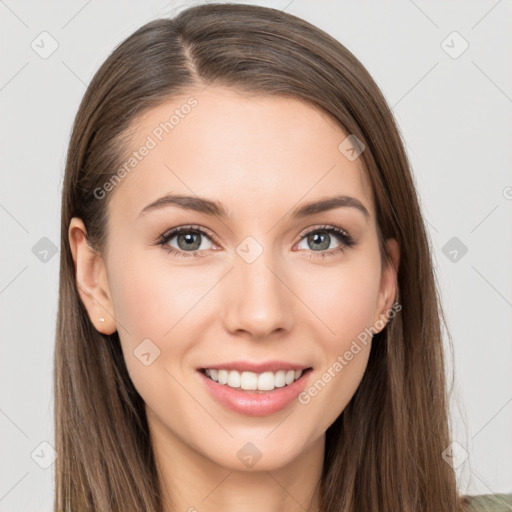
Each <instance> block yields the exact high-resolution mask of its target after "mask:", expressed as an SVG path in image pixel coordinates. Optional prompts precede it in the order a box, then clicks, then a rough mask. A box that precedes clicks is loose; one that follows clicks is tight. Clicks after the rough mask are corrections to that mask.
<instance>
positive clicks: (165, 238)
mask: <svg viewBox="0 0 512 512" xmlns="http://www.w3.org/2000/svg"><path fill="white" fill-rule="evenodd" d="M317 232H320V233H328V234H334V235H335V236H336V237H338V238H339V239H340V241H341V244H340V245H339V246H338V247H335V248H334V249H329V250H328V251H322V252H316V251H311V252H312V253H315V256H310V258H312V257H321V258H325V257H326V256H333V255H335V254H337V253H342V252H344V251H345V250H346V249H349V248H350V247H353V246H354V245H356V241H355V240H354V238H353V237H352V236H351V235H350V234H349V233H348V232H347V231H345V230H342V229H340V228H337V227H335V226H329V225H325V226H319V227H315V228H313V229H310V230H309V231H306V232H305V233H303V234H302V235H301V236H300V240H299V243H300V242H301V241H302V240H303V239H304V238H306V237H307V236H308V235H310V234H312V233H317ZM181 233H199V234H201V235H202V236H206V237H207V238H210V239H211V240H212V241H213V242H215V243H217V241H216V240H215V237H214V236H213V235H212V234H210V233H209V232H207V231H205V230H204V229H203V228H201V227H199V226H180V227H177V228H173V229H171V230H170V231H167V232H165V233H164V234H163V235H161V236H160V238H159V239H158V240H157V244H158V245H160V246H162V248H164V249H165V250H167V253H168V254H171V253H173V255H174V256H177V257H184V258H190V257H201V256H200V254H199V253H200V252H201V251H199V250H197V249H196V250H195V251H180V250H177V249H175V248H174V247H171V246H170V245H167V246H166V244H167V243H168V242H169V240H171V239H173V238H174V237H175V236H176V235H180V234H181ZM218 245H220V244H218ZM301 250H303V249H301Z"/></svg>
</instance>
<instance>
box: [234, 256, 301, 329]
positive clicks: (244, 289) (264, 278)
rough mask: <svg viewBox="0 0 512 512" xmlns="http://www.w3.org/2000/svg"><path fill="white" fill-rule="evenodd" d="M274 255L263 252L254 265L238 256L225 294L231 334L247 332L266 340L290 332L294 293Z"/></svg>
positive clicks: (253, 262)
mask: <svg viewBox="0 0 512 512" xmlns="http://www.w3.org/2000/svg"><path fill="white" fill-rule="evenodd" d="M271 252H272V251H271V250H265V251H263V253H262V254H260V256H259V257H258V258H256V260H255V261H252V262H251V263H249V262H247V261H246V260H244V259H243V258H242V257H239V256H238V255H237V256H236V257H235V260H234V268H233V269H232V271H231V272H230V273H229V276H227V279H228V282H227V283H226V285H227V286H226V287H225V295H224V299H225V305H226V308H225V310H224V311H225V315H224V322H225V327H226V329H227V330H228V331H229V332H230V333H232V334H237V333H240V332H244V333H249V334H250V335H251V337H252V338H257V339H264V338H267V337H270V336H271V335H272V334H273V333H281V334H283V333H284V332H287V331H289V330H291V326H292V319H293V307H294V305H293V293H292V291H291V290H290V289H289V287H288V286H287V279H286V275H285V273H284V272H283V271H282V269H280V267H279V266H278V265H277V263H276V262H275V261H272V258H271Z"/></svg>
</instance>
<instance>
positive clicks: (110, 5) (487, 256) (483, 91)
mask: <svg viewBox="0 0 512 512" xmlns="http://www.w3.org/2000/svg"><path fill="white" fill-rule="evenodd" d="M193 3H194V4H195V3H200V2H193ZM253 3H257V4H260V5H267V6H271V7H277V8H280V9H285V10H286V11H287V12H290V13H292V14H296V15H298V16H300V17H303V18H304V19H306V20H308V21H310V22H312V23H313V24H315V25H317V26H319V27H320V28H322V29H324V30H326V31H327V32H329V33H330V34H331V35H333V36H334V37H336V38H337V39H338V40H340V41H341V42H342V43H343V44H344V45H345V46H347V47H348V48H349V49H350V50H351V51H352V52H353V53H354V54H355V55H356V56H357V57H358V58H359V59H360V60H361V61H362V62H363V64H364V65H365V66H366V67H367V68H368V70H369V71H370V73H371V74H372V75H373V77H374V78H375V80H376V81H377V83H378V84H379V86H380V87H381V89H382V90H383V92H384V94H385V96H386V98H387V100H388V102H389V103H390V105H391V106H392V107H393V112H394V114H395V116H396V118H397V120H398V123H399V125H400V129H401V131H402V133H403V137H404V140H405V143H406V147H407V151H408V153H409V155H410V158H411V161H412V164H413V168H414V174H415V179H416V181H417V185H418V188H419V191H420V195H421V199H422V206H423V209H424V214H425V216H426V219H427V221H428V226H429V234H430V237H431V242H432V248H433V252H434V257H435V262H436V272H437V275H438V279H439V283H440V287H441V293H442V298H443V301H444V306H445V309H446V313H447V318H448V322H449V329H450V331H451V334H452V336H453V343H454V360H452V359H451V356H450V354H449V352H448V354H447V355H448V364H449V369H450V370H451V369H452V368H453V367H454V369H455V388H454V390H453V394H452V401H451V411H452V418H453V423H454V429H453V430H454V439H455V440H456V441H457V443H458V445H457V446H456V447H455V450H454V453H455V455H456V457H455V459H454V462H453V463H454V464H455V465H456V466H457V475H458V478H459V484H460V488H461V491H462V492H464V493H468V494H486V493H492V492H512V372H511V363H512V344H511V340H512V334H511V332H512V229H511V222H510V221H511V217H512V173H511V170H510V169H511V163H512V144H511V143H512V126H511V125H512V123H511V119H512V116H511V114H512V68H511V66H510V63H511V62H512V45H511V42H512V31H511V30H510V21H511V19H512V2H511V1H510V0H501V1H495V0H492V1H467V0H464V1H450V2H442V1H437V2H433V1H423V0H421V1H420V0H415V1H412V0H396V1H393V2H390V1H388V2H378V1H372V2H368V1H360V0H359V1H347V0H343V1H338V2H335V1H326V0H322V1H316V2H313V1H307V0H292V1H291V2H290V0H283V1H280V0H279V1H278V0H275V1H269V2H253ZM191 4H192V2H179V3H178V2H175V3H173V2H163V1H156V0H154V1H150V2H143V1H124V2H121V1H102V2H100V1H99V0H89V1H86V0H85V1H84V0H73V1H66V2H64V1H60V2H56V1H52V2H50V1H46V2H44V3H43V2H41V3H37V2H35V1H32V2H28V1H27V2H22V1H18V2H16V1H14V0H5V1H3V0H0V48H1V52H2V56H1V60H0V63H1V64H0V109H1V112H0V119H1V130H2V131H1V179H2V182H1V188H0V222H1V230H2V231H1V233H2V244H1V256H0V257H1V267H0V268H1V272H0V304H1V306H0V307H1V309H0V315H1V324H0V325H1V326H2V338H1V343H2V345H1V355H0V389H1V390H2V393H1V397H0V436H1V440H2V445H1V446H2V459H1V465H0V510H2V511H7V510H8V511H10V512H14V511H28V510H31V511H35V510H47V511H49V510H51V506H52V502H53V468H54V466H53V465H50V466H49V467H48V468H47V469H44V468H42V467H41V466H40V464H42V465H45V464H50V463H51V460H52V459H51V456H52V450H51V447H50V446H48V445H46V444H43V445H40V443H42V442H47V443H50V444H52V443H53V398H52V370H53V348H54V336H55V319H56V310H57V291H58V268H59V256H58V253H57V254H55V255H53V256H52V253H51V252H50V253H48V254H47V255H46V256H45V255H44V253H42V252H41V249H40V246H39V245H36V244H38V243H39V244H46V246H48V241H43V242H40V240H41V239H42V238H43V237H47V238H48V239H49V240H50V241H51V242H52V243H53V244H54V245H55V246H56V248H57V249H58V248H59V247H58V246H59V229H60V228H59V218H60V193H61V183H62V177H63V172H64V163H65V150H66V147H67V144H68V140H69V135H70V129H71V124H72V121H73V118H74V115H75V113H76V110H77V108H78V104H79V101H80V99H81V97H82V95H83V94H84V92H85V88H86V84H87V83H88V82H89V80H90V79H91V77H92V75H93V74H94V72H95V71H96V70H97V68H98V67H99V65H100V64H101V63H102V62H103V60H104V59H105V58H106V57H107V55H108V54H109V53H110V52H111V51H112V49H113V48H114V46H115V45H117V44H118V43H120V42H121V41H122V40H123V39H124V38H125V37H127V36H128V35H129V34H130V33H132V32H133V31H134V30H135V29H136V28H138V27H139V26H141V25H142V24H144V23H145V22H147V21H150V20H152V19H154V18H157V17H163V16H172V15H174V14H176V13H177V12H178V11H179V10H181V9H182V8H184V7H186V6H188V5H191ZM43 31H47V32H48V33H49V34H51V37H52V38H54V39H55V40H56V41H57V43H58V48H57V50H56V51H55V52H54V53H53V54H52V55H51V56H49V57H48V58H46V59H43V58H41V56H40V55H39V54H38V53H36V51H34V50H33V49H32V47H31V44H32V42H33V41H35V43H34V45H36V44H38V45H39V48H40V51H43V50H42V46H43V44H44V48H45V49H46V50H48V49H49V48H50V39H48V36H40V34H41V32H43ZM453 31H456V32H458V33H459V34H460V37H459V36H457V35H453V34H452V32H453ZM450 34H451V35H450ZM448 36H449V37H448ZM43 37H46V38H47V39H45V40H44V41H43V42H41V39H42V38H43ZM447 37H448V39H447ZM461 37H462V38H463V39H464V40H465V41H467V43H468V44H469V47H468V49H467V50H466V51H465V52H464V53H462V54H461V55H460V56H458V57H457V58H453V57H454V56H456V55H457V54H458V53H459V52H460V51H461V50H462V49H463V47H464V46H463V45H464V41H463V39H461ZM443 41H445V42H444V43H443ZM450 53H451V55H450ZM452 237H457V239H458V240H459V241H460V242H457V241H456V243H458V244H459V245H460V243H463V244H464V245H465V246H466V247H467V249H468V251H467V253H466V254H465V255H462V256H461V254H462V253H461V252H460V251H459V252H458V253H457V259H456V261H452V260H453V259H454V257H455V253H451V254H450V253H449V251H451V250H452V248H451V247H450V246H447V247H445V246H446V244H447V242H448V241H449V240H450V239H451V238H452ZM411 243H414V241H413V240H411ZM452 243H453V242H452ZM34 246H35V247H36V248H35V249H34V250H33V248H34ZM444 247H445V249H444V252H443V248H444ZM445 253H446V255H445ZM41 258H42V259H43V260H44V259H45V258H46V259H47V261H46V262H45V261H41ZM459 445H460V446H459ZM462 449H465V450H467V452H468V453H469V458H468V459H464V452H463V451H461V450H462ZM457 450H458V451H457ZM36 461H37V462H36Z"/></svg>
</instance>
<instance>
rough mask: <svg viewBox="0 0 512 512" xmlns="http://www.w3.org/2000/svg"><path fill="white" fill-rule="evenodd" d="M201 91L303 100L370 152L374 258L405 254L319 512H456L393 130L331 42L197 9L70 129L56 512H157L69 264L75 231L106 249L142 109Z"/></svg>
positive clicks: (137, 52) (129, 394)
mask: <svg viewBox="0 0 512 512" xmlns="http://www.w3.org/2000/svg"><path fill="white" fill-rule="evenodd" d="M210 84H215V85H222V86H228V87H232V88H235V89H237V90H240V91H245V92H250V93H254V94H260V95H281V96H283V95H284V96H291V97H294V98H298V99H300V100H302V101H305V102H308V103H310V104H313V105H315V106H316V107H317V108H320V109H322V110H323V111H325V112H326V113H328V114H329V115H330V116H331V117H332V119H333V120H334V121H335V122H337V123H338V124H339V126H340V127H342V129H343V130H344V131H346V132H347V133H349V134H353V135H355V136H356V137H357V138H358V139H359V140H360V141H362V142H363V143H364V145H365V148H366V149H365V151H364V152H363V153H362V155H361V158H362V159H363V163H364V167H365V171H366V173H367V175H368V177H369V179H370V182H371V185H372V192H373V197H374V199H375V208H376V214H377V224H378V231H379V241H380V247H381V251H382V256H383V258H388V254H387V252H386V250H385V245H384V241H385V240H386V239H387V238H395V239H396V240H397V241H398V243H399V246H400V251H401V254H400V265H399V269H398V276H397V280H398V290H399V292H398V297H397V300H398V301H399V302H400V304H401V306H402V310H401V311H400V313H399V314H397V315H396V317H395V318H393V320H392V321H391V322H390V323H389V324H388V325H387V326H386V327H385V328H384V330H383V331H382V332H380V333H379V334H377V335H375V337H374V343H373V344H372V349H371V354H370V358H369V361H368V366H367V369H366V372H365V374H364V377H363V380H362V382H361V384H360V386H359V388H358V389H357V391H356V393H355V395H354V396H353V398H352V400H351V401H350V402H349V404H348V405H347V407H346V408H345V410H344V411H343V412H342V413H341V414H340V415H339V417H338V418H337V419H336V421H335V422H334V423H333V424H332V425H331V426H330V427H329V429H328V430H327V433H326V449H325V458H324V467H323V474H322V479H321V482H320V506H321V511H322V512H341V511H343V512H360V511H363V510H364V511H379V512H396V511H398V510H399V511H403V512H413V511H415V512H416V511H422V512H443V511H446V512H454V511H458V510H461V509H462V503H461V499H460V497H459V495H458V492H457V488H456V479H455V474H454V471H453V468H452V467H451V466H450V464H448V463H447V462H446V461H445V459H444V458H443V456H442V453H443V450H445V449H446V448H447V447H448V445H449V444H450V441H451V440H450V423H449V416H448V396H449V395H448V392H447V388H446V386H447V383H446V382H445V365H444V355H443V341H442V333H441V322H445V320H444V316H443V312H442V308H441V306H440V301H439V297H438V292H437V288H436V282H435V276H434V272H433V264H432V260H431V253H430V247H429V241H428V237H427V233H426V229H425V224H424V221H423V219H422V215H421V211H420V206H419V202H418V197H417V192H416V190H415V186H414V181H413V178H412V175H411V170H410V165H409V162H408V159H407V156H406V153H405V150H404V147H403V143H402V140H401V137H400V134H399V131H398V129H397V126H396V124H395V121H394V118H393V115H392V113H391V111H390V109H389V107H388V105H387V104H386V101H385V99H384V97H383V95H382V93H381V92H380V90H379V88H378V86H377V85H376V84H375V82H374V80H373V79H372V78H371V76H370V75H369V73H368V72H367V70H366V69H365V68H364V66H363V65H362V64H361V63H360V62H359V61H358V60H357V59H356V58H355V57H354V55H352V54H351V53H350V52H349V51H348V50H347V49H346V48H345V47H344V46H343V45H342V44H340V43H339V42H338V41H337V40H335V39H334V38H332V37H331V36H329V35H328V34H326V33H325V32H323V31H321V30H319V29H318V28H316V27H314V26H313V25H311V24H309V23H307V22H306V21H304V20H301V19H299V18H297V17H295V16H293V15H290V14H287V13H284V12H282V11H279V10H277V9H272V8H266V7H260V6H254V5H241V4H205V5H200V6H195V7H191V8H188V9H186V10H184V11H182V12H181V13H179V14H178V15H177V16H176V17H175V18H173V19H159V20H155V21H152V22H150V23H148V24H146V25H144V26H143V27H141V28H140V29H138V30H137V31H136V32H135V33H134V34H132V35H131V36H130V37H128V38H127V39H126V40H125V41H124V42H123V43H122V44H120V45H119V46H118V47H117V48H116V49H115V50H114V51H113V53H112V54H111V55H110V56H109V57H108V59H107V60H106V61H105V62H104V64H103V65H102V66H101V67H100V69H99V70H98V72H97V73H96V75H95V76H94V78H93V79H92V81H91V83H90V84H89V87H88V89H87V92H86V93H85V96H84V98H83V100H82V102H81V105H80V107H79V110H78V113H77V115H76V119H75V123H74V127H73V132H72V136H71V140H70V144H69V150H68V155H67V163H66V171H65V179H64V185H63V191H62V224H61V248H62V251H61V260H60V294H59V311H58V320H57V336H56V348H55V361H54V364H55V367H54V386H55V435H56V449H57V453H58V458H57V460H56V467H55V470H56V475H55V476H56V487H55V511H59V512H62V511H69V512H71V511H72V512H76V511H91V512H92V511H96V512H98V511H102V512H103V511H109V512H112V511H119V512H121V511H123V512H126V511H130V512H131V511H143V510H144V511H155V512H161V511H162V507H163V505H162V492H161V489H159V487H158V477H157V470H156V467H155V459H154V455H153V453H152V449H151V443H150V439H149V433H148V425H147V420H146V416H145V410H144V403H143V400H142V398H141V397H140V395H139V394H138V392H137V391H136V389H135V388H134V386H133V383H132V382H131V380H130V377H129V374H128V372H127V369H126V366H125V361H124V359H123V355H122V352H121V348H120V341H119V337H118V333H117V332H116V333H114V334H112V335H110V336H107V335H103V334H101V333H99V332H98V331H97V330H96V329H95V328H94V326H93V324H92V323H91V321H90V319H89V317H88V314H87V311H86V309H85V307H84V305H83V303H82V302H81V299H80V296H79V294H78V291H77V285H76V281H75V269H74V263H73V259H72V255H71V252H70V248H69V240H68V228H69V224H70V220H71V218H72V217H79V218H81V219H82V220H83V222H84V224H85V226H86V228H87V233H88V242H89V244H90V245H91V246H92V247H95V248H96V249H97V250H98V251H99V252H100V253H101V252H102V250H103V248H104V247H105V242H106V235H107V233H106V225H107V213H108V212H107V207H108V204H109V197H110V195H107V197H106V199H105V200H102V201H98V200H97V198H96V197H95V192H94V191H95V190H97V189H98V187H101V186H102V185H103V184H104V183H105V182H106V181H107V180H109V179H111V178H112V176H113V175H114V174H115V170H116V169H118V168H119V166H120V165H121V162H122V161H123V154H124V152H125V150H126V149H127V147H128V145H127V134H128V133H129V128H130V126H131V125H132V123H133V122H134V121H135V120H136V119H137V118H138V116H140V115H141V114H142V113H144V112H146V111H147V110H148V109H151V108H152V107H155V106H157V105H159V104H161V103H162V102H164V101H167V100H169V99H170V98H172V97H173V96H175V95H178V94H182V93H186V92H187V90H189V89H190V88H191V87H196V86H199V87H203V86H207V85H210Z"/></svg>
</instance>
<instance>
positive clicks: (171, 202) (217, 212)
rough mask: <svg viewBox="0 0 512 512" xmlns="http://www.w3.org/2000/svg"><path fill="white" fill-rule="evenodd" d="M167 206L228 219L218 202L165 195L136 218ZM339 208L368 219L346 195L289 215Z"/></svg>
mask: <svg viewBox="0 0 512 512" xmlns="http://www.w3.org/2000/svg"><path fill="white" fill-rule="evenodd" d="M168 206H178V207H180V208H183V209H185V210H192V211H195V212H199V213H204V214H206V215H211V216H212V217H219V218H226V217H229V214H228V212H227V210H226V209H225V208H224V206H223V205H222V203H219V202H218V201H212V200H210V199H206V198H203V197H198V196H187V195H178V194H167V195H165V196H163V197H160V198H159V199H157V200H156V201H153V202H152V203H150V204H148V205H147V206H145V207H144V208H143V209H142V210H141V212H140V213H139V215H138V217H140V216H141V215H143V214H146V213H148V212H150V211H154V210H159V209H161V208H165V207H168ZM341 207H348V208H355V209H357V210H359V211H360V212H361V213H363V215H364V216H365V218H369V217H370V213H369V211H368V210H367V209H366V207H365V206H364V205H363V204H362V203H361V201H359V199H356V198H355V197H350V196H346V195H338V196H333V197H328V198H326V199H320V200H318V201H312V202H309V203H306V204H303V205H301V206H299V207H298V208H296V209H295V210H293V212H292V214H291V215H292V217H296V218H303V217H308V216H310V215H315V214H317V213H322V212H326V211H329V210H334V209H335V208H341Z"/></svg>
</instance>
